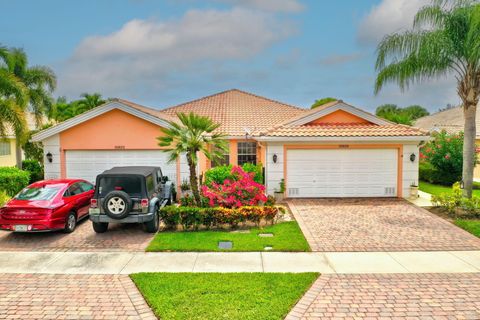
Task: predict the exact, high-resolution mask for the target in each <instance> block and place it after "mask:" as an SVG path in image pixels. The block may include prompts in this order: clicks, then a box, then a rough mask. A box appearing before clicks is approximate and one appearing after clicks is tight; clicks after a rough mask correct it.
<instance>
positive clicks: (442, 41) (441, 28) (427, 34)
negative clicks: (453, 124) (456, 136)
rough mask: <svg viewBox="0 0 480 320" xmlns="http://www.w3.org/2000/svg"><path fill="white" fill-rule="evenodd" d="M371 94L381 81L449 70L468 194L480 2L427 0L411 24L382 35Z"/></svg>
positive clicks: (403, 82) (402, 82) (478, 80)
mask: <svg viewBox="0 0 480 320" xmlns="http://www.w3.org/2000/svg"><path fill="white" fill-rule="evenodd" d="M377 54H378V55H377V61H376V70H377V71H378V74H377V78H376V82H375V93H378V92H379V91H380V90H381V89H382V88H383V86H384V85H385V84H387V83H389V82H394V83H397V84H398V85H399V86H400V88H401V89H402V90H404V89H406V88H408V86H409V85H410V84H413V83H416V82H421V81H428V80H431V79H435V78H440V77H444V76H446V75H449V74H453V75H455V78H456V80H457V92H458V96H459V97H460V99H461V100H462V103H463V112H464V119H465V126H464V135H465V138H464V143H463V173H462V179H463V182H464V196H465V197H471V196H472V182H473V168H474V166H475V153H474V152H475V135H476V128H475V116H476V110H477V104H478V100H479V94H480V5H479V4H478V2H476V1H473V0H451V1H449V0H433V1H432V3H431V4H430V5H427V6H425V7H423V8H421V9H420V10H419V11H418V12H417V14H416V15H415V19H414V24H413V28H412V29H411V30H408V31H405V32H402V33H393V34H391V35H388V36H386V37H385V38H384V39H383V40H382V41H381V42H380V44H379V45H378V48H377Z"/></svg>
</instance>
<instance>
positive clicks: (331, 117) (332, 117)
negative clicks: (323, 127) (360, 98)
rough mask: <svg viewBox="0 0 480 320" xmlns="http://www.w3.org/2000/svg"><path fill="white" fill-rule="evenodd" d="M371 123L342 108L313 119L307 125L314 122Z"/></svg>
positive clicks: (314, 123)
mask: <svg viewBox="0 0 480 320" xmlns="http://www.w3.org/2000/svg"><path fill="white" fill-rule="evenodd" d="M368 123H369V124H371V123H372V122H370V121H368V120H366V119H364V118H361V117H359V116H356V115H354V114H351V113H349V112H347V111H344V110H341V109H340V110H337V111H333V112H332V113H329V114H327V115H324V116H322V117H320V118H318V119H316V120H313V121H311V122H309V123H307V125H316V124H368Z"/></svg>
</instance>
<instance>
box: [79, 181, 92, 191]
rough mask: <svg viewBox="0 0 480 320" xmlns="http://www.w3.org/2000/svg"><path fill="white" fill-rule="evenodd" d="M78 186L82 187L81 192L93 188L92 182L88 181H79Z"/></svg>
mask: <svg viewBox="0 0 480 320" xmlns="http://www.w3.org/2000/svg"><path fill="white" fill-rule="evenodd" d="M80 187H81V188H82V191H83V192H88V191H90V190H93V184H91V183H88V182H80Z"/></svg>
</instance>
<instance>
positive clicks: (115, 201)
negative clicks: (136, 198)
mask: <svg viewBox="0 0 480 320" xmlns="http://www.w3.org/2000/svg"><path fill="white" fill-rule="evenodd" d="M103 209H104V210H105V213H106V214H107V215H108V216H109V217H110V218H112V219H123V218H125V217H126V216H128V214H129V213H130V211H131V210H132V199H130V196H129V195H128V194H127V193H126V192H123V191H112V192H109V193H108V194H107V196H106V197H105V199H104V200H103Z"/></svg>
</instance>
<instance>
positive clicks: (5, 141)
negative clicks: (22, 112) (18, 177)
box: [0, 113, 37, 167]
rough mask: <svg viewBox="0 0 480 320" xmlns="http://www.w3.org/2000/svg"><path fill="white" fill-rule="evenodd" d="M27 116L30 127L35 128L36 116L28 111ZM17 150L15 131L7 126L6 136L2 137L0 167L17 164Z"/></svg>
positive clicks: (0, 141) (30, 128)
mask: <svg viewBox="0 0 480 320" xmlns="http://www.w3.org/2000/svg"><path fill="white" fill-rule="evenodd" d="M26 118H27V125H28V129H29V130H35V129H36V128H37V126H36V121H35V116H34V115H33V114H31V113H28V114H27V117H26ZM16 150H17V144H16V138H15V133H14V131H13V129H11V128H7V135H6V137H4V138H0V167H12V166H15V165H16V164H17V159H16ZM22 158H23V152H22Z"/></svg>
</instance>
